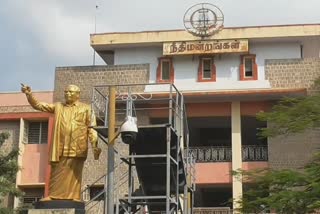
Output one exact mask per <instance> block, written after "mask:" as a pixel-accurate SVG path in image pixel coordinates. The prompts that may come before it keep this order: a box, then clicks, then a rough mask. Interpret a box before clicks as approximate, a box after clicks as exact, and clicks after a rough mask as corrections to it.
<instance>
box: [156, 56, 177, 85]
mask: <svg viewBox="0 0 320 214" xmlns="http://www.w3.org/2000/svg"><path fill="white" fill-rule="evenodd" d="M157 82H168V83H169V82H171V83H173V82H174V70H173V64H172V58H169V57H161V58H159V63H158V68H157Z"/></svg>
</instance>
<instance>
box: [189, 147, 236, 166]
mask: <svg viewBox="0 0 320 214" xmlns="http://www.w3.org/2000/svg"><path fill="white" fill-rule="evenodd" d="M189 155H192V156H193V157H194V158H195V160H196V162H197V163H199V162H229V161H231V158H232V151H231V147H216V146H206V147H190V148H189Z"/></svg>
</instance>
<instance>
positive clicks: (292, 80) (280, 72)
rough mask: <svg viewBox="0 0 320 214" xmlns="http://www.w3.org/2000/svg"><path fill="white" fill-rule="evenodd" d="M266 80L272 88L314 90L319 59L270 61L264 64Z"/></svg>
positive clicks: (319, 72) (319, 64)
mask: <svg viewBox="0 0 320 214" xmlns="http://www.w3.org/2000/svg"><path fill="white" fill-rule="evenodd" d="M265 71H266V79H268V80H269V81H270V85H271V87H272V88H307V89H308V90H309V91H312V90H313V89H314V87H313V84H314V80H315V79H317V78H319V77H320V59H319V58H306V59H284V60H281V59H279V60H278V59H272V60H266V62H265Z"/></svg>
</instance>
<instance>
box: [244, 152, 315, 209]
mask: <svg viewBox="0 0 320 214" xmlns="http://www.w3.org/2000/svg"><path fill="white" fill-rule="evenodd" d="M319 163H320V153H319V154H317V155H316V156H315V157H314V159H313V160H312V161H311V162H310V164H308V165H307V166H306V167H305V168H304V169H303V170H301V171H295V170H271V169H263V170H255V171H249V172H245V171H241V172H238V173H241V174H242V175H243V178H244V179H248V181H249V183H251V186H250V188H249V189H248V190H246V191H244V194H243V198H242V200H241V201H238V203H240V205H241V208H240V210H239V211H240V212H241V213H261V212H262V213H263V212H267V213H268V212H270V211H272V212H275V213H290V214H291V213H297V214H298V213H299V214H300V213H301V214H302V213H312V212H315V210H318V209H320V182H319V181H320V165H319Z"/></svg>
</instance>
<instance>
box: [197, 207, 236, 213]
mask: <svg viewBox="0 0 320 214" xmlns="http://www.w3.org/2000/svg"><path fill="white" fill-rule="evenodd" d="M231 213H232V210H231V209H230V207H195V208H193V214H231Z"/></svg>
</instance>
